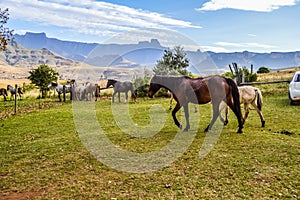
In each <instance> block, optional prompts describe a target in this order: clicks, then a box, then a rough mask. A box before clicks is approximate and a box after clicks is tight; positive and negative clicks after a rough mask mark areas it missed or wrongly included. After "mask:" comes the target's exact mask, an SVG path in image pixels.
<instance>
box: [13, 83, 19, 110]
mask: <svg viewBox="0 0 300 200" xmlns="http://www.w3.org/2000/svg"><path fill="white" fill-rule="evenodd" d="M17 92H18V85H17V84H16V85H15V108H14V111H15V114H17Z"/></svg>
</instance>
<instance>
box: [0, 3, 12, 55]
mask: <svg viewBox="0 0 300 200" xmlns="http://www.w3.org/2000/svg"><path fill="white" fill-rule="evenodd" d="M8 16H9V13H8V8H6V9H5V10H1V8H0V51H5V50H6V46H7V43H8V42H9V41H12V40H13V30H9V29H8V28H6V27H5V26H4V25H5V24H6V23H7V21H8V19H9V17H8Z"/></svg>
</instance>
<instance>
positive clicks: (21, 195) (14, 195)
mask: <svg viewBox="0 0 300 200" xmlns="http://www.w3.org/2000/svg"><path fill="white" fill-rule="evenodd" d="M44 194H45V191H39V192H33V191H31V192H10V193H0V200H16V199H18V200H27V199H36V198H37V197H40V198H41V197H43V196H44Z"/></svg>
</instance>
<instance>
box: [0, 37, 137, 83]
mask: <svg viewBox="0 0 300 200" xmlns="http://www.w3.org/2000/svg"><path fill="white" fill-rule="evenodd" d="M41 64H47V65H48V66H49V67H51V68H54V69H55V70H57V71H58V72H59V74H60V79H61V80H67V79H77V80H83V81H87V80H99V79H100V78H101V77H102V76H103V74H106V75H109V76H111V77H112V76H113V77H116V78H117V77H119V76H120V74H124V71H125V70H124V69H123V67H124V66H127V71H132V69H131V68H128V66H131V65H134V63H132V62H129V61H127V60H125V59H122V60H120V62H118V64H119V66H116V67H114V68H113V69H111V68H109V67H97V66H92V65H88V64H86V63H83V62H79V61H74V60H72V59H69V58H64V57H63V56H61V55H59V54H57V53H54V52H52V51H50V50H48V49H46V48H42V49H38V50H36V49H29V48H25V47H23V46H22V45H20V44H18V43H16V42H13V43H9V45H8V46H7V50H6V51H5V52H0V72H1V73H0V78H1V79H14V78H26V77H28V75H29V71H30V70H32V69H34V68H36V67H38V66H39V65H41ZM135 65H136V64H135ZM135 73H136V72H132V73H128V77H126V78H131V77H132V74H135Z"/></svg>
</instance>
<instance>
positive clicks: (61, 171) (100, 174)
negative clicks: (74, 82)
mask: <svg viewBox="0 0 300 200" xmlns="http://www.w3.org/2000/svg"><path fill="white" fill-rule="evenodd" d="M269 87H273V86H269ZM284 89H285V91H286V88H284ZM168 102H169V101H168V99H161V98H154V99H151V100H150V99H147V98H145V99H142V98H141V99H138V102H137V103H130V104H129V113H130V117H131V118H132V120H133V122H134V123H135V124H137V125H140V126H146V125H147V124H149V122H150V114H149V110H150V108H151V107H152V105H154V104H162V107H163V108H164V110H161V112H165V113H166V122H165V124H164V126H163V128H162V129H161V130H160V132H158V133H157V134H155V135H154V136H153V137H150V138H136V137H133V136H131V135H129V134H126V133H124V132H123V131H122V128H119V127H118V125H117V124H116V122H115V120H114V117H113V114H112V111H111V110H112V104H111V102H110V100H101V101H98V102H96V116H97V118H98V121H99V124H100V126H101V128H102V129H103V130H104V131H105V133H106V135H107V136H108V137H109V138H110V140H111V141H112V142H113V143H114V144H115V145H117V146H119V147H120V148H122V149H125V150H127V151H132V152H139V153H142V152H151V151H154V150H158V149H160V148H161V147H163V146H165V145H166V144H168V143H169V142H170V141H171V140H172V139H173V138H174V137H175V135H176V133H177V131H178V129H177V127H176V126H175V125H174V123H173V120H172V117H171V113H170V111H168V110H167V109H168V107H169V106H168ZM1 103H2V102H1ZM1 105H2V106H1V108H4V107H3V104H1ZM116 106H119V109H121V107H122V106H123V104H117V105H116ZM117 108H118V107H117ZM299 111H300V107H299V106H290V105H289V101H288V98H287V95H286V94H277V93H276V94H275V95H271V94H268V95H265V96H264V107H263V114H264V116H265V119H266V127H265V128H261V127H260V119H259V117H258V115H257V113H256V112H255V111H254V110H251V111H250V114H249V117H248V120H247V121H246V123H245V125H244V129H243V131H244V133H243V134H237V133H236V131H237V122H236V119H235V116H234V114H233V113H232V112H230V115H229V124H228V125H227V126H226V127H224V128H223V129H222V133H221V135H220V137H219V138H218V141H217V144H216V145H215V146H214V147H213V150H212V151H211V152H210V153H209V154H208V155H207V156H206V157H204V158H203V159H199V149H200V148H201V146H202V144H203V141H204V138H205V136H206V134H205V133H204V132H203V130H204V129H205V127H206V126H207V124H208V123H209V121H210V119H211V105H210V104H206V105H200V106H199V112H200V121H199V127H198V131H197V135H196V137H195V139H194V141H193V142H192V144H191V145H190V147H189V148H188V150H187V151H186V152H184V154H183V155H182V156H181V157H179V158H178V159H177V160H175V162H174V163H173V164H172V165H170V166H168V167H165V168H163V169H161V170H158V171H154V172H148V173H142V174H135V173H126V172H119V171H117V170H114V169H111V168H110V167H109V166H106V165H104V164H102V163H101V162H100V161H98V160H96V159H95V158H94V157H93V156H92V155H91V154H90V153H89V151H88V150H87V149H86V148H85V147H84V146H83V144H82V142H81V140H80V138H79V136H78V133H77V131H76V129H75V126H74V121H73V114H72V105H71V104H70V103H66V104H62V106H58V107H54V108H50V109H46V110H43V109H40V110H38V111H33V112H30V113H27V114H18V115H15V116H11V117H9V118H8V119H5V120H1V121H0V155H1V157H0V198H1V196H2V197H3V198H5V197H7V198H8V197H13V196H14V197H17V199H18V198H19V199H20V197H22V195H23V196H25V195H29V196H30V197H31V198H36V199H111V198H117V199H213V198H218V199H220V198H222V199H287V198H290V199H297V198H299V197H300V192H299V191H300V180H299V172H300V170H299V163H300V156H299V155H300V146H299V144H300V135H299V134H300V132H299V130H300V127H299V121H300V115H299ZM192 115H196V114H194V113H192V112H191V116H192ZM180 116H182V113H181V112H179V113H178V119H179V120H180V121H183V124H185V123H184V117H183V118H181V117H180ZM191 126H192V127H191V128H192V129H193V127H195V124H191ZM282 130H287V131H289V132H292V133H294V134H292V135H290V136H289V135H285V134H281V131H282ZM185 134H189V132H187V133H185ZM207 134H210V133H207ZM18 195H19V196H18Z"/></svg>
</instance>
